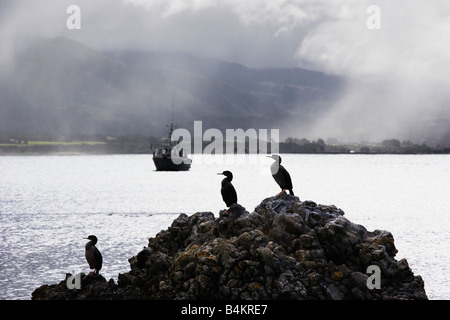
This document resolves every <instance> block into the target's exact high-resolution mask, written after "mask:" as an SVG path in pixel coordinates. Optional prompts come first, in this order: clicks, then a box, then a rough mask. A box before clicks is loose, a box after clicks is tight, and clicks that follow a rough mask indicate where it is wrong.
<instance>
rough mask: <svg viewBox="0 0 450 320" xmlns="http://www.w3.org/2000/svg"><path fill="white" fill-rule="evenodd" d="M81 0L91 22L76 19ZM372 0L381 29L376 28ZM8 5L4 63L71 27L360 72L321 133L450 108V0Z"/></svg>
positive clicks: (254, 59)
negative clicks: (72, 12)
mask: <svg viewBox="0 0 450 320" xmlns="http://www.w3.org/2000/svg"><path fill="white" fill-rule="evenodd" d="M72 4H76V5H78V6H80V8H81V11H82V28H81V30H76V31H73V30H68V29H67V27H66V19H67V17H68V15H67V13H66V8H67V7H68V6H69V5H72ZM370 5H376V6H378V7H379V8H380V14H381V29H380V30H369V29H368V28H367V25H366V22H367V19H368V17H369V14H368V13H367V8H368V7H369V6H370ZM0 9H1V11H2V12H1V13H0V41H1V43H2V50H1V52H0V66H3V67H2V68H3V69H4V68H5V67H6V66H8V64H9V62H10V61H11V60H10V59H11V56H13V54H14V52H15V50H17V48H22V47H25V46H26V45H27V44H28V43H30V42H31V41H33V39H34V38H36V37H56V36H67V37H70V38H72V39H74V40H77V41H80V42H82V43H85V44H87V45H89V46H92V47H94V48H96V49H100V50H110V49H114V50H116V49H139V50H154V51H184V52H188V53H193V54H197V55H200V56H206V57H212V58H217V59H223V60H228V61H233V62H239V63H242V64H244V65H246V66H249V67H306V68H310V69H315V70H320V71H323V72H326V73H330V74H334V75H340V76H345V77H349V78H351V79H355V81H354V82H352V85H350V86H349V87H347V88H346V90H345V91H344V92H343V94H342V99H340V100H339V101H335V103H334V104H333V106H331V108H330V109H331V111H330V113H328V114H326V115H324V116H323V119H319V121H318V123H317V126H316V128H315V130H314V131H313V132H311V135H320V136H322V137H325V136H326V135H329V136H337V137H342V138H355V139H357V138H364V139H371V138H379V137H381V136H386V135H404V136H405V137H407V136H408V135H411V134H414V133H415V134H416V136H417V138H418V139H419V138H420V137H421V136H424V135H425V134H422V133H419V132H418V131H420V130H419V129H418V128H419V127H421V126H422V125H423V124H424V123H425V122H427V121H428V123H432V122H433V121H434V120H436V119H437V118H439V119H440V120H442V119H445V118H450V115H449V114H448V111H447V110H448V108H447V101H449V99H448V98H449V97H448V89H447V88H448V87H449V83H448V82H449V80H448V74H449V73H450V72H449V71H450V70H449V69H450V51H449V50H448V41H449V40H448V35H449V34H450V3H449V2H448V1H447V0H431V1H428V2H424V1H421V0H408V1H406V0H399V1H388V0H377V1H368V0H343V1H326V0H315V1H313V0H291V1H288V0H270V1H260V0H246V1H239V0H217V1H209V0H190V1H187V0H96V1H87V0H78V1H72V0H42V1H24V0H15V1H6V0H3V1H0ZM419 124H420V125H419ZM425 127H426V126H425ZM424 130H425V129H424Z"/></svg>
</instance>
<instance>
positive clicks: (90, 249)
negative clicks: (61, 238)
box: [84, 235, 103, 274]
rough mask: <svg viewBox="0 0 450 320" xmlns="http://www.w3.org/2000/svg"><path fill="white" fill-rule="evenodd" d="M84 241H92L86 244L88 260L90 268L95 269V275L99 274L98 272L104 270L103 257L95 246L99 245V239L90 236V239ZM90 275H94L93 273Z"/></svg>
mask: <svg viewBox="0 0 450 320" xmlns="http://www.w3.org/2000/svg"><path fill="white" fill-rule="evenodd" d="M84 239H87V240H90V241H89V242H88V243H86V252H85V256H86V260H87V262H88V263H89V267H90V268H91V269H94V272H93V273H94V274H98V272H99V271H100V269H101V268H102V263H103V257H102V254H101V253H100V251H99V250H98V249H97V247H96V246H95V244H96V243H97V237H96V236H93V235H90V236H89V237H87V238H84ZM90 274H92V272H91V273H90Z"/></svg>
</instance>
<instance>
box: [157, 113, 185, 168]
mask: <svg viewBox="0 0 450 320" xmlns="http://www.w3.org/2000/svg"><path fill="white" fill-rule="evenodd" d="M172 133H173V122H172V123H171V124H170V126H169V136H168V138H167V143H163V144H160V145H157V146H153V145H151V146H150V150H151V151H152V152H153V163H154V164H155V167H156V170H157V171H187V170H189V169H190V168H191V163H192V159H190V158H189V157H188V155H187V153H186V151H185V150H184V149H183V148H180V147H179V146H178V144H179V142H180V141H177V142H173V141H172Z"/></svg>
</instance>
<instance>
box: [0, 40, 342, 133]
mask: <svg viewBox="0 0 450 320" xmlns="http://www.w3.org/2000/svg"><path fill="white" fill-rule="evenodd" d="M11 70H12V71H10V73H9V74H8V75H7V76H6V77H4V78H3V79H2V80H0V134H4V133H13V134H21V135H29V134H52V135H71V134H79V133H84V134H96V133H101V134H107V135H115V136H117V135H126V134H145V135H165V130H166V128H165V125H166V124H167V123H168V122H170V119H171V114H172V110H171V109H172V105H173V104H174V106H175V119H174V120H175V122H177V123H178V124H179V126H182V127H186V128H190V127H192V125H193V121H194V120H203V121H204V129H206V128H208V127H214V128H218V129H225V128H234V129H236V128H243V129H246V128H250V127H252V128H279V127H281V128H282V130H284V132H285V133H286V134H288V133H289V131H290V130H289V128H288V127H287V126H286V125H284V123H285V121H286V120H287V119H293V118H295V117H297V118H298V119H299V121H300V122H301V121H303V123H304V124H305V126H306V124H308V123H310V122H311V119H314V117H316V116H317V115H318V114H320V113H321V112H323V111H325V110H326V109H327V106H328V105H329V104H330V101H332V100H333V99H334V98H335V97H336V96H337V95H338V94H339V90H340V89H341V88H342V86H343V85H345V83H346V80H344V79H342V78H339V77H334V76H328V75H326V74H323V73H320V72H315V71H310V70H305V69H250V68H246V67H245V66H243V65H240V64H236V63H229V62H225V61H220V60H214V59H207V58H201V57H196V56H192V55H188V54H184V53H161V52H135V51H115V52H100V51H97V50H94V49H92V48H89V47H87V46H85V45H83V44H81V43H78V42H75V41H73V40H70V39H68V38H63V37H59V38H55V39H46V40H39V41H36V42H35V43H33V44H32V45H30V46H29V47H28V48H27V49H26V50H23V51H21V52H18V53H17V55H16V56H15V63H14V65H13V66H12V68H11ZM294 127H297V128H293V129H297V130H298V125H296V126H294Z"/></svg>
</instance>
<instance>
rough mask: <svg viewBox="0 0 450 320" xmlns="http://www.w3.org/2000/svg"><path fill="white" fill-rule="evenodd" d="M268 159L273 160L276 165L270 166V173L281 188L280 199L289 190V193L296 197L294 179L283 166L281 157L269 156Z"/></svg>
mask: <svg viewBox="0 0 450 320" xmlns="http://www.w3.org/2000/svg"><path fill="white" fill-rule="evenodd" d="M267 157H268V158H272V159H273V160H275V162H274V163H272V164H271V166H270V172H271V173H272V177H273V178H274V179H275V181H276V182H277V183H278V185H279V186H280V188H281V192H280V193H279V194H278V198H279V197H281V196H282V195H283V193H285V192H286V190H289V193H290V194H292V195H294V191H293V186H292V179H291V176H290V174H289V172H288V171H287V170H286V169H285V168H284V167H283V166H282V165H281V157H280V156H279V155H272V156H267Z"/></svg>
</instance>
